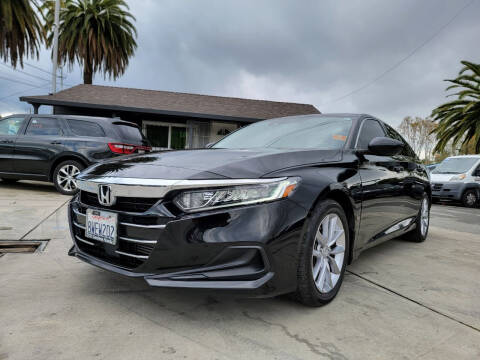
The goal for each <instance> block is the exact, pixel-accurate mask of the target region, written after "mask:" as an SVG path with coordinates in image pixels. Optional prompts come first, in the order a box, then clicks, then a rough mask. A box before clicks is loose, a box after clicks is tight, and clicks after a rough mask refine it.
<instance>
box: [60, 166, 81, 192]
mask: <svg viewBox="0 0 480 360" xmlns="http://www.w3.org/2000/svg"><path fill="white" fill-rule="evenodd" d="M79 173H80V169H79V168H77V167H76V166H75V165H72V164H66V165H64V166H62V167H61V168H60V170H58V174H57V183H58V186H60V187H61V188H62V189H63V190H64V191H67V192H72V191H75V190H77V182H76V181H75V176H77V175H78V174H79Z"/></svg>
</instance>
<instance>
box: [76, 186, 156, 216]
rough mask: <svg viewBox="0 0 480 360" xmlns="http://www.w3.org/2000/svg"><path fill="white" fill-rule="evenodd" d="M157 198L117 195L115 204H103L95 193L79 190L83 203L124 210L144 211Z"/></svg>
mask: <svg viewBox="0 0 480 360" xmlns="http://www.w3.org/2000/svg"><path fill="white" fill-rule="evenodd" d="M159 200H160V199H157V198H134V197H117V198H116V203H115V205H113V206H103V205H101V204H100V202H99V201H98V196H97V194H94V193H91V192H87V191H81V192H80V201H81V202H82V203H83V204H85V205H90V206H94V207H97V208H102V209H110V210H117V211H126V212H137V213H142V212H145V211H147V210H149V209H150V208H151V207H152V206H153V205H155V204H156V203H157V202H158V201H159Z"/></svg>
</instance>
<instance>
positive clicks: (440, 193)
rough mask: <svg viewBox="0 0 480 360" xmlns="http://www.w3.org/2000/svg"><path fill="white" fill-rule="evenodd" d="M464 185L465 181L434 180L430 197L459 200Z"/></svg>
mask: <svg viewBox="0 0 480 360" xmlns="http://www.w3.org/2000/svg"><path fill="white" fill-rule="evenodd" d="M466 185H467V184H466V183H461V182H444V183H439V182H438V183H437V182H434V183H432V198H433V199H438V200H440V199H442V200H456V201H459V200H461V199H462V194H463V192H464V191H465V188H466Z"/></svg>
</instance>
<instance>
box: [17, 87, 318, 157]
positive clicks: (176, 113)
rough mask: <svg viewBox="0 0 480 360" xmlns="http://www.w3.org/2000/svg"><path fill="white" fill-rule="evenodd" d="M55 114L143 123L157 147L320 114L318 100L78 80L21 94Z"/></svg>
mask: <svg viewBox="0 0 480 360" xmlns="http://www.w3.org/2000/svg"><path fill="white" fill-rule="evenodd" d="M20 100H21V101H25V102H28V103H29V104H31V105H33V107H34V112H35V113H38V109H39V108H40V106H43V105H48V106H53V113H54V114H72V115H73V114H75V115H89V116H104V117H118V118H121V119H123V120H127V121H132V122H135V123H137V124H138V125H139V126H141V128H142V130H143V132H144V134H145V136H146V137H147V138H148V139H149V140H150V142H151V143H152V146H153V147H154V148H156V149H184V148H199V147H204V146H205V145H206V144H207V143H210V142H214V141H217V140H219V139H220V138H222V137H223V136H225V135H226V134H228V133H230V132H232V131H233V130H235V129H237V128H238V127H241V126H244V125H247V124H249V123H252V122H256V121H260V120H264V119H271V118H275V117H283V116H291V115H306V114H318V113H320V112H319V111H318V110H317V109H316V108H315V107H314V106H313V105H308V104H296V103H287V102H276V101H265V100H251V99H241V98H231V97H221V96H210V95H199V94H187V93H177V92H169V91H154V90H142V89H131V88H121V87H111V86H99V85H77V86H74V87H72V88H69V89H66V90H63V91H60V92H58V93H56V94H54V95H39V96H22V97H20Z"/></svg>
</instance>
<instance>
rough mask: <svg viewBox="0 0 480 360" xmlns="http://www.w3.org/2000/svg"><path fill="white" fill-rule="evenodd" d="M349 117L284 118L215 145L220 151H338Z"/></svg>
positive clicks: (346, 136)
mask: <svg viewBox="0 0 480 360" xmlns="http://www.w3.org/2000/svg"><path fill="white" fill-rule="evenodd" d="M351 126H352V119H351V118H349V117H326V116H312V117H302V116H299V117H293V116H289V117H285V118H278V119H270V120H263V121H259V122H257V123H254V124H252V125H249V126H246V127H244V128H242V129H239V130H238V131H235V132H233V133H232V134H230V135H228V136H226V137H224V138H223V139H222V140H220V141H219V142H217V143H216V144H215V145H214V146H213V148H223V149H251V148H275V149H328V150H336V149H341V148H343V146H344V145H345V142H346V141H347V138H348V134H349V132H350V128H351Z"/></svg>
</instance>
